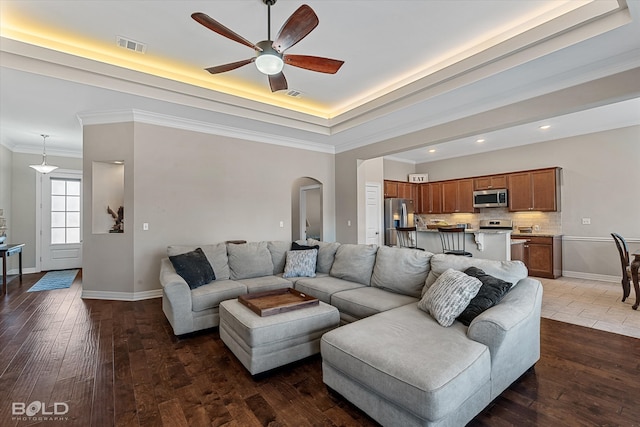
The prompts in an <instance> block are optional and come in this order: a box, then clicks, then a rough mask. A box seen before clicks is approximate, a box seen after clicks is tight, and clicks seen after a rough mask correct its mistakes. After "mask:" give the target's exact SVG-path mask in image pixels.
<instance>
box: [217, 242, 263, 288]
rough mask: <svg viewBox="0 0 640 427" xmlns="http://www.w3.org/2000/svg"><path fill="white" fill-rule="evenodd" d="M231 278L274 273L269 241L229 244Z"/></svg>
mask: <svg viewBox="0 0 640 427" xmlns="http://www.w3.org/2000/svg"><path fill="white" fill-rule="evenodd" d="M227 254H228V257H229V269H230V270H231V280H240V279H250V278H252V277H260V276H271V275H273V260H272V259H271V253H270V252H269V249H268V248H267V242H251V243H242V244H239V245H236V244H233V245H227Z"/></svg>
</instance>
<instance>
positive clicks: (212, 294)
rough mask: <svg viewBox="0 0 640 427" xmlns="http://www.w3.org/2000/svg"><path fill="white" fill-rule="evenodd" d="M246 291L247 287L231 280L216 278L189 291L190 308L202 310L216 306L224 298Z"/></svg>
mask: <svg viewBox="0 0 640 427" xmlns="http://www.w3.org/2000/svg"><path fill="white" fill-rule="evenodd" d="M246 293H247V287H246V286H245V285H243V284H242V283H239V282H234V281H233V280H218V281H215V282H212V283H209V284H208V285H204V286H201V287H199V288H198V289H194V290H192V291H191V310H192V311H196V312H198V311H204V310H208V309H211V308H217V307H218V306H219V305H220V303H221V302H222V301H224V300H228V299H232V298H236V297H238V296H240V295H244V294H246Z"/></svg>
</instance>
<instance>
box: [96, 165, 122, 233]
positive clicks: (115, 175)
mask: <svg viewBox="0 0 640 427" xmlns="http://www.w3.org/2000/svg"><path fill="white" fill-rule="evenodd" d="M91 197H92V202H91V203H92V205H91V207H92V209H91V212H92V221H91V225H92V232H93V234H107V233H116V234H117V233H124V162H123V161H120V160H113V161H100V162H98V161H94V162H92V188H91Z"/></svg>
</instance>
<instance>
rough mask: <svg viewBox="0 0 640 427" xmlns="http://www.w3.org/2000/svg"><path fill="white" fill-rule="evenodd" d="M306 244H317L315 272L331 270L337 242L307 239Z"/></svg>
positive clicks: (337, 245)
mask: <svg viewBox="0 0 640 427" xmlns="http://www.w3.org/2000/svg"><path fill="white" fill-rule="evenodd" d="M307 245H309V246H316V245H317V246H318V247H319V248H318V263H317V266H316V272H317V273H327V274H329V272H330V271H331V266H332V265H333V260H334V259H335V256H336V251H337V250H338V247H339V246H340V243H338V242H321V241H319V240H315V239H307Z"/></svg>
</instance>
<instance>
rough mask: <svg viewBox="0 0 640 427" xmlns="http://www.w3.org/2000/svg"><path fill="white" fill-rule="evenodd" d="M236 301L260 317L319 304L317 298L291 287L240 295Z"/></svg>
mask: <svg viewBox="0 0 640 427" xmlns="http://www.w3.org/2000/svg"><path fill="white" fill-rule="evenodd" d="M238 301H240V303H241V304H244V305H246V306H247V307H249V308H250V309H251V310H252V311H253V312H254V313H256V314H257V315H258V316H262V317H264V316H271V315H273V314H278V313H285V312H287V311H293V310H299V309H301V308H305V307H311V306H314V305H318V304H319V301H318V298H314V297H312V296H309V295H306V294H303V293H302V292H299V291H296V290H295V289H293V288H288V289H276V290H273V291H264V292H256V293H253V294H247V295H240V296H239V297H238Z"/></svg>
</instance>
